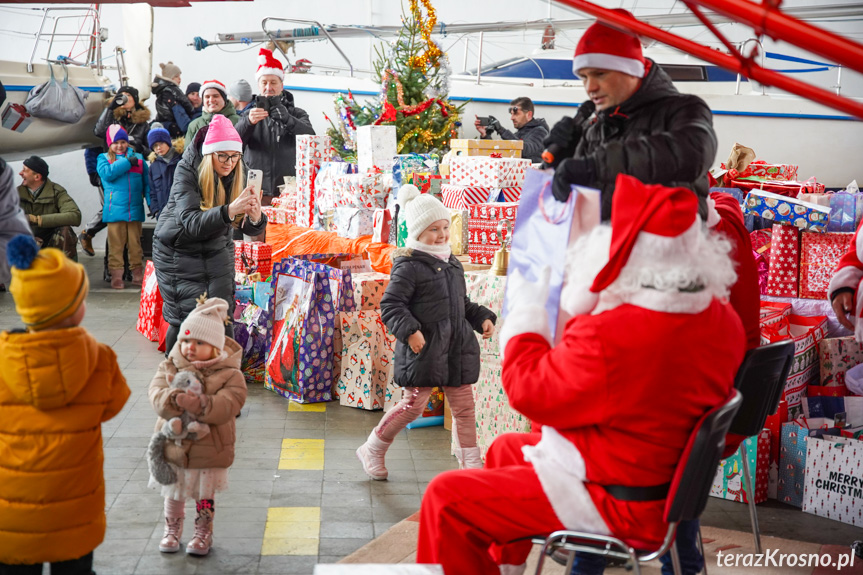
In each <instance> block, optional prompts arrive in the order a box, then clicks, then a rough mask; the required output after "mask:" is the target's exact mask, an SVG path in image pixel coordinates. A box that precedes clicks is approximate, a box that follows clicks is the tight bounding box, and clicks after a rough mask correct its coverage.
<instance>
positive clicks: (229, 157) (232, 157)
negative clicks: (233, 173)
mask: <svg viewBox="0 0 863 575" xmlns="http://www.w3.org/2000/svg"><path fill="white" fill-rule="evenodd" d="M242 157H243V154H216V159H217V160H219V161H220V162H221V163H223V164H227V163H228V162H239V161H240V159H241V158H242Z"/></svg>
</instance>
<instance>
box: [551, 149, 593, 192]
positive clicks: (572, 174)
mask: <svg viewBox="0 0 863 575" xmlns="http://www.w3.org/2000/svg"><path fill="white" fill-rule="evenodd" d="M594 172H595V170H594V169H593V162H591V161H590V160H587V159H585V158H566V159H565V160H563V161H562V162H561V163H560V164H559V165H558V166H557V168H556V169H555V170H554V180H553V181H552V184H551V193H552V195H553V196H554V199H556V200H557V201H559V202H565V201H566V200H568V199H569V194H570V193H571V192H572V188H570V186H571V185H573V184H574V185H576V186H587V185H590V184H592V183H594V182H595V180H596V175H595V173H594Z"/></svg>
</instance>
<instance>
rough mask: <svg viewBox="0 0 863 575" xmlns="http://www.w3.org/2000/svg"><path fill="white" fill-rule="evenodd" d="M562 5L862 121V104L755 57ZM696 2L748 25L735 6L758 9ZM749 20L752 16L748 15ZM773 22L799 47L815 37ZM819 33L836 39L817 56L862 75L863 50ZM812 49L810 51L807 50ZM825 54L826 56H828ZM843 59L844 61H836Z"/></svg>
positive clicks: (593, 8) (583, 0) (573, 1)
mask: <svg viewBox="0 0 863 575" xmlns="http://www.w3.org/2000/svg"><path fill="white" fill-rule="evenodd" d="M556 1H557V2H559V3H561V4H566V5H568V6H571V7H573V8H576V9H577V10H580V11H581V12H584V13H586V14H590V15H591V16H594V17H595V18H597V19H598V20H600V21H602V22H605V23H606V24H609V25H611V26H613V27H616V28H619V29H621V30H626V31H629V32H632V33H634V34H637V35H639V36H644V37H647V38H652V39H654V40H657V41H659V42H662V43H663V44H668V45H669V46H672V47H674V48H677V49H678V50H683V51H684V52H687V53H688V54H692V55H693V56H695V57H696V58H699V59H701V60H704V61H706V62H711V63H713V64H716V65H717V66H720V67H722V68H725V69H726V70H731V71H732V72H738V73H740V74H742V75H743V76H746V77H747V78H749V79H751V80H755V81H757V82H761V83H762V84H765V85H767V86H775V87H776V88H779V89H781V90H785V91H786V92H790V93H792V94H796V95H798V96H801V97H803V98H806V99H808V100H812V101H813V102H817V103H819V104H822V105H825V106H829V107H831V108H834V109H836V110H839V111H841V112H844V113H846V114H850V115H852V116H856V117H857V118H859V119H861V120H863V104H861V103H860V102H857V101H854V100H852V99H850V98H845V97H843V96H840V95H838V94H834V93H833V92H829V91H827V90H824V89H822V88H818V87H816V86H813V85H811V84H807V83H805V82H801V81H799V80H795V79H793V78H790V77H788V76H786V75H784V74H781V73H778V72H773V71H772V70H767V69H765V68H762V67H761V66H759V65H757V64H756V63H755V62H754V59H753V58H752V57H749V58H744V59H743V60H740V59H738V58H735V57H734V56H731V55H729V54H725V53H724V52H720V51H718V50H714V49H712V48H708V47H707V46H703V45H701V44H698V43H696V42H693V41H692V40H688V39H686V38H681V37H680V36H677V35H675V34H672V33H670V32H667V31H665V30H660V29H659V28H656V27H654V26H651V25H650V24H647V23H645V22H641V21H639V20H636V19H635V18H634V17H630V16H627V15H625V14H622V13H620V12H615V11H614V10H612V9H609V8H604V7H602V6H598V5H596V4H594V3H593V2H589V1H587V0H556ZM693 2H695V3H697V4H700V5H702V6H703V5H706V4H710V5H711V6H710V7H711V8H712V7H713V5H723V7H724V10H725V13H726V14H728V15H729V16H731V15H734V17H737V16H739V17H740V18H741V20H739V21H745V22H746V23H748V22H749V21H748V20H744V19H743V14H738V13H737V12H736V11H735V10H734V8H733V6H732V5H736V4H739V3H745V4H748V5H750V6H755V7H757V6H759V5H757V4H753V3H751V2H749V1H748V0H725V1H722V0H693ZM763 12H764V9H763V8H762V9H761V13H762V15H763ZM748 15H749V16H750V17H751V16H752V15H751V13H749V14H748ZM770 17H771V18H770V19H771V21H772V23H771V24H770V29H771V30H772V31H773V32H774V33H777V34H779V37H781V39H782V40H784V41H786V42H789V43H791V44H794V45H796V46H800V47H804V46H803V45H801V43H798V41H801V38H799V36H798V35H799V34H800V33H803V32H802V31H803V30H806V33H812V34H816V32H815V31H813V30H810V28H815V27H814V26H811V25H808V24H805V23H801V22H797V23H796V24H795V25H794V26H793V28H792V26H791V25H790V24H789V28H788V29H786V30H785V31H783V30H782V27H781V25H779V24H778V23H777V22H780V21H781V22H785V21H786V18H788V17H784V18H782V19H778V18H777V17H776V15H770ZM797 24H803V25H804V26H798V25H797ZM762 25H763V24H762ZM788 30H793V31H792V32H791V33H790V34H788V33H787V32H788ZM816 30H817V31H818V32H817V33H818V36H817V37H819V38H827V35H830V36H833V38H832V39H831V40H830V41H831V42H832V43H833V45H832V46H831V47H830V48H829V49H826V48H822V49H821V50H819V51H814V52H815V53H817V54H820V55H822V56H824V57H826V58H829V59H830V60H833V61H835V62H837V63H841V64H844V63H845V62H846V61H847V60H848V58H852V57H857V58H858V59H857V61H856V62H854V63H853V64H854V65H851V66H849V67H850V68H852V69H854V70H858V71H861V69H863V56H852V55H853V54H858V53H863V52H859V51H863V46H860V44H857V43H856V42H853V41H852V40H848V39H845V38H842V37H841V36H838V35H835V34H832V33H829V32H825V31H824V30H820V29H816ZM802 44H809V42H803V43H802ZM806 49H809V48H806ZM840 49H842V50H845V51H846V55H840V54H836V52H837V51H839V50H840ZM825 52H826V53H825ZM836 56H841V57H836Z"/></svg>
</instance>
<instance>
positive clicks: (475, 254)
mask: <svg viewBox="0 0 863 575" xmlns="http://www.w3.org/2000/svg"><path fill="white" fill-rule="evenodd" d="M499 249H500V246H493V245H490V244H469V245H468V247H467V255H468V256H469V257H470V263H472V264H492V263H493V262H494V253H495V252H496V251H497V250H499Z"/></svg>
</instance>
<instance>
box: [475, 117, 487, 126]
mask: <svg viewBox="0 0 863 575" xmlns="http://www.w3.org/2000/svg"><path fill="white" fill-rule="evenodd" d="M477 119H479V125H480V126H488V116H477Z"/></svg>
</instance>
